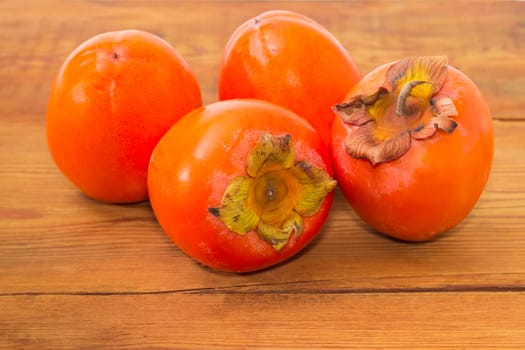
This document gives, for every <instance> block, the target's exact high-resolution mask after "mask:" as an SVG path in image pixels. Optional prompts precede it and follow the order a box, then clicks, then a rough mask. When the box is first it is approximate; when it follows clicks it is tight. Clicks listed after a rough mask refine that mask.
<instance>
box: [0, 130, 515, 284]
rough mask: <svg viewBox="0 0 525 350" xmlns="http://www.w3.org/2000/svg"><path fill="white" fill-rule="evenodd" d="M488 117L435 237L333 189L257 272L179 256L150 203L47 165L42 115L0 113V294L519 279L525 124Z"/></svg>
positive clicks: (491, 281) (508, 282)
mask: <svg viewBox="0 0 525 350" xmlns="http://www.w3.org/2000/svg"><path fill="white" fill-rule="evenodd" d="M495 126H496V143H497V149H496V154H495V161H494V168H493V172H492V175H491V178H490V180H489V183H488V185H487V188H486V191H485V192H484V194H483V196H482V198H481V199H480V201H479V202H478V205H477V206H476V208H475V209H474V210H473V212H472V213H471V215H470V216H469V217H468V218H467V219H466V220H465V221H464V222H463V223H462V224H460V225H459V226H458V227H457V228H455V229H453V230H452V231H451V232H450V233H448V234H445V235H444V236H443V237H442V238H440V239H437V240H435V241H433V242H429V243H426V244H408V243H401V242H397V241H394V240H390V239H387V238H385V237H382V236H379V235H377V234H375V233H373V231H372V230H370V228H368V227H366V226H365V225H364V224H363V223H362V222H361V221H360V220H359V219H358V218H357V217H356V216H355V215H354V214H353V213H352V211H351V209H350V208H349V206H348V205H347V204H346V202H345V201H344V199H343V198H342V196H341V195H340V194H339V193H337V196H336V200H335V203H334V206H333V210H332V212H331V215H330V217H329V219H328V222H327V224H326V226H325V228H324V230H323V232H322V234H321V236H320V237H319V238H318V239H317V240H316V241H315V242H313V244H312V245H311V246H310V247H308V248H307V249H306V251H304V252H303V253H302V254H300V255H299V256H298V257H297V258H296V259H293V260H292V261H290V262H288V263H286V264H283V265H281V266H279V267H277V268H275V269H271V270H268V271H265V272H262V273H259V274H253V275H229V274H222V273H214V272H211V271H209V270H208V269H206V268H203V267H201V266H199V265H198V264H196V263H194V262H193V260H191V259H190V258H188V257H187V256H185V255H184V254H183V253H182V252H181V251H180V250H179V249H178V248H176V247H175V246H174V245H173V244H172V243H171V241H169V239H168V238H167V237H166V235H165V234H164V233H163V232H162V230H161V229H160V227H159V226H158V225H157V223H156V222H155V218H154V216H153V213H152V212H151V209H150V207H149V205H148V204H147V203H142V204H138V205H125V206H119V205H109V204H102V203H98V202H95V201H92V200H90V199H87V198H85V197H84V196H82V195H81V194H80V193H79V192H78V191H77V190H76V189H75V188H74V187H73V186H72V185H71V184H70V183H69V182H68V181H67V180H66V179H65V178H64V177H63V176H62V174H60V173H59V171H58V170H57V169H56V167H55V166H54V164H53V163H52V161H51V159H50V157H49V155H48V153H47V150H46V146H45V139H44V126H43V125H41V124H39V123H37V122H29V121H27V120H21V121H11V122H9V123H6V122H3V123H2V128H0V139H2V140H4V141H5V142H4V143H3V144H2V145H0V163H1V164H3V166H2V168H0V179H1V181H2V187H3V188H4V189H5V190H4V191H3V198H2V205H1V207H0V219H1V220H0V232H1V238H2V243H1V244H0V271H2V272H3V273H2V274H0V293H3V294H11V293H57V292H58V293H59V292H95V293H96V292H148V291H179V290H187V289H202V288H204V289H205V288H232V287H235V286H243V287H244V288H260V289H261V290H266V289H295V290H304V289H309V290H315V289H318V290H322V291H326V290H340V289H344V290H348V289H349V290H358V291H359V290H364V289H365V290H378V291H379V290H393V289H400V290H413V289H423V290H451V289H452V290H472V289H474V290H478V289H480V290H485V289H487V288H489V289H490V288H497V289H502V290H505V289H509V290H515V289H520V288H521V289H522V288H525V259H524V255H525V246H524V244H523V228H524V227H525V211H524V210H523V208H524V205H525V183H524V182H523V181H522V180H521V179H523V178H524V177H525V161H524V159H525V139H524V138H523V137H522V135H524V134H525V123H521V122H496V123H495Z"/></svg>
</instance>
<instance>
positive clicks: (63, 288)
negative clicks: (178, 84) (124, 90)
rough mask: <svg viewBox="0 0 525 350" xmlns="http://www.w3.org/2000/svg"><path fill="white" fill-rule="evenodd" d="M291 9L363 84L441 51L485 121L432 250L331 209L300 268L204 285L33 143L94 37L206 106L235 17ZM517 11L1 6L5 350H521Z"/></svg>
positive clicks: (524, 244)
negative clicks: (169, 56) (368, 76)
mask: <svg viewBox="0 0 525 350" xmlns="http://www.w3.org/2000/svg"><path fill="white" fill-rule="evenodd" d="M275 8H281V9H290V10H295V11H298V12H301V13H303V14H305V15H308V16H311V17H312V18H314V19H315V20H317V21H318V22H320V23H321V24H322V25H324V26H326V27H327V28H328V29H329V30H330V31H331V32H332V33H334V34H335V35H336V37H337V38H338V39H339V40H340V41H341V43H342V44H343V45H344V46H345V48H346V49H348V50H349V51H350V53H351V54H352V55H353V57H354V59H355V60H356V61H357V63H358V64H359V66H360V68H361V70H362V72H363V73H365V72H367V71H369V70H370V69H372V68H373V67H375V66H377V65H379V64H382V63H385V62H388V61H391V60H395V59H399V58H402V57H405V56H408V55H426V54H447V55H448V56H450V61H451V63H452V64H453V65H455V66H456V67H458V68H460V69H461V70H463V71H464V72H465V73H466V74H468V75H469V76H470V77H471V78H472V79H473V80H474V81H475V82H476V83H477V84H478V86H479V87H480V89H481V90H482V91H483V92H484V94H485V96H486V98H487V100H488V102H489V104H490V106H491V108H492V111H493V114H494V119H495V120H494V125H495V135H496V151H495V159H494V166H493V171H492V174H491V177H490V180H489V183H488V185H487V187H486V190H485V192H484V193H483V195H482V198H481V199H480V201H479V202H478V204H477V206H476V208H475V209H474V210H473V212H472V213H471V215H470V216H469V217H468V218H467V219H466V220H465V221H464V222H463V223H461V224H460V225H459V226H458V227H456V228H455V229H453V230H452V231H451V232H449V233H448V234H445V235H444V236H443V237H442V238H440V239H438V240H435V241H433V242H429V243H425V244H407V243H401V242H397V241H394V240H390V239H387V238H385V237H383V236H380V235H377V234H375V233H373V231H372V230H370V229H369V228H368V227H366V226H365V225H363V224H362V223H361V221H360V220H358V219H357V218H356V217H355V215H354V214H353V213H352V211H351V210H350V208H349V207H348V205H347V204H346V203H345V202H344V200H343V199H342V197H341V195H340V194H339V193H338V194H337V195H336V200H335V203H334V207H333V211H332V213H331V215H330V217H329V220H328V222H327V224H326V227H325V229H324V230H323V233H322V234H321V235H320V236H319V238H318V239H316V240H315V241H314V242H313V244H312V245H311V246H309V247H308V248H307V249H306V250H305V251H304V252H303V253H302V254H300V255H299V256H298V257H296V258H294V259H293V260H291V261H288V262H286V263H284V264H282V265H280V266H278V267H275V268H272V269H270V270H266V271H263V272H260V273H254V274H247V275H235V274H225V273H217V272H213V271H210V270H209V269H207V268H204V267H202V266H200V265H198V264H196V263H195V262H194V261H192V260H191V259H190V258H188V257H186V256H185V255H184V254H183V253H182V252H181V251H180V250H179V249H178V248H177V247H175V246H174V245H173V244H172V243H171V242H170V241H169V239H168V238H167V236H166V235H165V234H164V233H163V232H162V230H161V229H160V227H159V226H158V224H157V223H156V222H155V220H154V217H153V214H152V212H151V209H150V207H149V205H148V204H147V203H142V204H136V205H122V206H119V205H108V204H101V203H97V202H94V201H92V200H89V199H87V198H85V197H84V196H82V195H81V194H80V193H79V192H78V191H77V190H76V189H75V188H74V187H73V186H72V185H71V184H70V183H69V182H68V181H67V180H66V179H65V178H64V177H63V176H62V174H61V173H60V172H59V171H58V170H57V168H56V167H55V165H54V164H53V162H52V160H51V158H50V156H49V153H48V151H47V146H46V141H45V109H46V103H47V97H48V94H49V89H50V86H51V81H52V79H53V77H54V75H55V74H56V72H57V70H58V68H59V66H60V65H61V63H62V62H63V60H64V59H65V57H66V56H67V55H68V54H69V52H70V51H71V50H72V49H73V48H74V47H76V46H77V45H78V44H80V43H81V42H82V41H84V40H86V39H87V38H89V37H91V36H93V35H95V34H98V33H100V32H104V31H109V30H118V29H125V28H137V29H143V30H148V31H151V32H153V33H156V34H158V35H160V36H162V37H164V38H165V39H166V40H168V41H169V42H170V43H172V44H173V45H174V46H175V47H176V48H177V50H178V51H179V52H180V53H181V54H182V55H183V56H184V57H185V58H186V59H187V60H188V62H189V63H190V65H191V66H192V68H193V69H194V71H195V72H196V74H197V76H198V79H199V81H200V83H201V86H202V89H203V96H204V101H205V102H206V103H209V102H213V101H215V100H216V91H217V90H216V85H217V69H218V66H219V61H220V57H221V53H222V49H223V47H224V45H225V44H226V41H227V40H228V37H229V35H230V34H231V33H232V32H233V30H234V29H235V28H236V27H237V26H238V25H240V24H241V23H242V22H243V21H244V20H246V19H248V18H250V17H253V16H255V15H257V14H259V13H260V12H262V11H264V10H268V9H275ZM524 92H525V3H523V2H510V1H506V2H484V1H483V2H473V1H469V2H461V1H445V2H442V1H435V2H424V1H418V2H389V1H385V2H375V1H371V2H367V1H356V2H348V3H347V2H316V1H311V2H307V3H301V2H288V3H279V4H277V3H271V2H256V1H253V2H251V1H248V2H233V1H201V2H168V1H149V2H148V1H139V0H137V1H104V0H100V1H36V0H34V1H16V0H7V1H5V0H4V1H2V2H0V191H1V192H0V348H1V349H95V348H117V349H166V348H170V349H171V348H173V349H216V348H238V349H251V348H346V349H348V348H353V349H383V348H388V349H411V348H425V349H486V348H507V349H524V348H525V98H524V96H525V94H524Z"/></svg>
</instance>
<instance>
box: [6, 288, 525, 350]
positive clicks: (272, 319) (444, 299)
mask: <svg viewBox="0 0 525 350" xmlns="http://www.w3.org/2000/svg"><path fill="white" fill-rule="evenodd" d="M0 307H1V308H2V312H1V313H0V348H6V349H100V348H111V349H247V348H248V349H272V348H280V349H283V348H284V349H298V348H303V349H306V348H308V349H312V348H314V349H317V348H319V349H321V348H323V349H334V348H339V349H523V348H525V328H524V327H523V325H524V316H523V315H525V293H523V292H521V293H416V294H411V293H409V294H403V293H401V294H397V293H396V294H375V293H371V294H337V293H336V294H320V295H311V294H287V293H284V294H281V293H277V294H263V295H258V294H244V293H234V294H153V295H128V296H124V295H105V296H104V295H92V296H78V295H77V296H75V295H49V296H15V297H0Z"/></svg>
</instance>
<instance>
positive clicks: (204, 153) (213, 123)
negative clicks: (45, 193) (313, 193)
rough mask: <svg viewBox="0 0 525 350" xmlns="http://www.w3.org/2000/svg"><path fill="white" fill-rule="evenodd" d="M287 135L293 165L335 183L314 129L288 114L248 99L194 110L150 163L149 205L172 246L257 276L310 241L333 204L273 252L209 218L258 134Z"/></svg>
mask: <svg viewBox="0 0 525 350" xmlns="http://www.w3.org/2000/svg"><path fill="white" fill-rule="evenodd" d="M263 132H266V133H269V134H272V135H282V134H285V133H288V134H290V135H291V137H292V142H293V145H294V149H295V152H296V159H297V160H306V161H308V162H309V163H311V164H312V165H314V166H316V167H319V168H321V169H323V170H324V171H326V172H327V173H328V174H329V175H330V176H333V170H332V167H331V163H330V156H329V153H328V149H327V147H326V146H325V145H324V143H323V142H322V141H321V139H320V138H319V136H318V134H317V133H316V132H315V130H314V129H313V128H312V127H311V126H310V125H309V124H308V123H307V122H306V121H305V120H303V119H302V118H300V117H299V116H297V115H295V114H294V113H293V112H291V111H289V110H287V109H285V108H283V107H280V106H277V105H274V104H271V103H269V102H265V101H260V100H252V99H233V100H228V101H221V102H216V103H213V104H210V105H208V106H203V107H201V108H198V109H196V110H194V111H192V112H190V113H189V114H188V115H186V116H185V117H184V118H182V119H181V120H180V121H179V122H178V123H177V124H175V125H174V126H173V127H172V128H171V129H170V130H169V131H168V132H167V133H166V134H165V136H164V137H163V138H162V139H161V140H160V142H159V143H158V145H157V146H156V147H155V149H154V151H153V154H152V156H151V161H150V165H149V172H148V188H149V195H150V203H151V206H152V208H153V211H154V213H155V216H156V218H157V220H158V222H159V223H160V225H161V227H162V228H163V230H164V231H165V232H166V234H167V235H168V236H169V237H170V238H171V240H172V241H173V242H174V243H175V244H176V245H177V246H178V247H179V248H180V249H181V250H183V251H184V252H185V253H186V254H187V255H189V256H191V257H192V258H194V259H195V260H197V261H199V262H201V263H203V264H205V265H207V266H209V267H211V268H213V269H216V270H222V271H229V272H250V271H257V270H262V269H265V268H267V267H270V266H272V265H275V264H278V263H280V262H282V261H285V260H287V259H289V258H290V257H292V256H293V255H295V254H297V253H298V252H299V251H300V250H301V249H303V248H304V247H305V246H307V245H308V244H309V242H311V241H312V240H313V239H314V237H316V236H317V235H318V234H319V232H320V230H321V227H322V226H323V224H324V222H325V220H326V218H327V216H328V214H329V211H330V208H331V205H332V201H333V192H331V193H329V194H328V195H327V196H326V197H325V198H324V200H323V202H322V204H321V207H320V209H319V211H318V212H317V213H316V214H315V215H313V216H311V217H304V226H303V230H302V232H301V233H300V234H299V235H298V234H295V233H293V234H292V235H291V237H290V239H289V241H288V242H287V244H286V245H285V246H284V247H283V248H282V249H281V250H275V249H274V248H273V247H272V246H271V245H270V244H269V243H268V242H266V241H264V240H263V239H262V238H261V237H259V236H258V235H257V234H256V233H255V232H254V231H250V232H248V233H246V234H245V235H239V234H237V233H234V232H232V231H230V230H229V229H228V228H227V227H226V226H225V225H224V223H223V222H221V221H219V219H218V218H217V217H215V216H214V215H212V214H211V213H210V212H209V210H208V209H209V208H213V207H217V206H218V205H220V203H221V198H222V196H223V194H224V192H225V190H226V187H227V185H228V184H229V183H230V182H231V181H232V180H233V179H234V178H236V177H238V176H245V175H246V168H245V167H246V159H247V156H248V154H249V153H250V152H251V151H252V149H253V148H254V147H255V145H256V144H257V142H258V140H259V138H260V136H261V133H263Z"/></svg>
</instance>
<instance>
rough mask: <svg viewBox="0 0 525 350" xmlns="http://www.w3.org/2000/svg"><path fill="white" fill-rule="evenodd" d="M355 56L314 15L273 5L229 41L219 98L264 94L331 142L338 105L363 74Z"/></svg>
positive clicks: (226, 48)
mask: <svg viewBox="0 0 525 350" xmlns="http://www.w3.org/2000/svg"><path fill="white" fill-rule="evenodd" d="M360 76H361V75H360V73H359V70H358V67H357V65H356V64H355V62H354V60H353V59H352V57H351V56H350V55H349V54H348V52H347V51H346V50H345V49H344V48H343V46H342V45H341V44H340V43H339V41H338V40H337V39H336V38H335V37H334V36H333V35H332V34H331V33H330V32H328V30H326V29H325V28H324V27H323V26H321V25H320V24H318V23H317V22H315V21H314V20H312V19H310V18H308V17H306V16H303V15H301V14H298V13H295V12H290V11H267V12H264V13H262V14H260V15H259V16H257V17H255V18H254V19H250V20H248V21H246V22H245V23H243V24H242V25H241V26H240V27H239V28H237V30H236V31H235V32H234V33H233V34H232V36H231V37H230V39H229V42H228V44H227V45H226V47H225V50H224V54H223V59H222V63H221V67H220V72H219V99H220V100H226V99H231V98H258V99H263V100H267V101H270V102H273V103H276V104H279V105H281V106H284V107H286V108H288V109H290V110H292V111H294V112H295V113H297V114H298V115H299V116H301V117H303V118H305V119H306V120H307V121H308V122H309V123H310V124H312V126H313V127H314V128H315V129H316V130H317V131H318V132H319V134H320V135H321V138H322V139H323V141H324V142H325V143H326V144H327V145H328V143H329V142H330V133H331V125H332V123H333V120H334V113H333V112H332V110H331V107H332V105H334V104H335V103H338V102H340V101H341V100H342V99H343V97H344V96H345V95H346V93H347V92H348V90H350V88H351V87H352V86H353V85H354V84H356V83H357V81H359V79H360Z"/></svg>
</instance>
